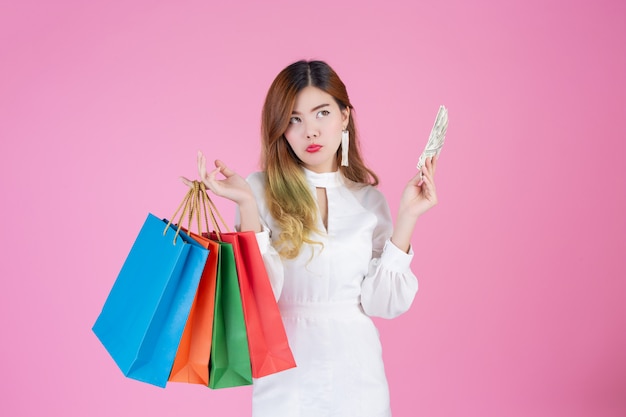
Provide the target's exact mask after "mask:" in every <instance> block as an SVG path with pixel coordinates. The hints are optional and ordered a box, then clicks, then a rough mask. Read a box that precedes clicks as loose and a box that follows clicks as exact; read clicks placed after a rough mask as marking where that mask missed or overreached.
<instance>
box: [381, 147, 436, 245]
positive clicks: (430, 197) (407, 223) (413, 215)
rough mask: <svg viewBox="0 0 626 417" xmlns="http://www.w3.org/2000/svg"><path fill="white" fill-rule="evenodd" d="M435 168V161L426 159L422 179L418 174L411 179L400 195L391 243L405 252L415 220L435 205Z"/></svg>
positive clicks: (434, 159) (433, 158)
mask: <svg viewBox="0 0 626 417" xmlns="http://www.w3.org/2000/svg"><path fill="white" fill-rule="evenodd" d="M436 167H437V159H436V158H435V157H432V158H428V159H427V160H426V163H425V164H424V166H423V167H422V171H421V174H422V178H421V179H420V175H419V174H418V175H416V176H415V177H413V178H411V180H410V181H409V183H408V184H407V186H406V187H405V189H404V191H403V193H402V198H401V199H400V207H399V208H398V217H397V218H396V225H395V227H394V229H393V235H392V236H391V241H392V242H393V244H394V245H396V246H397V247H398V248H399V249H400V250H403V251H405V252H408V251H409V247H410V244H411V243H410V241H411V236H412V235H413V230H414V229H415V224H416V223H417V219H418V218H419V217H420V216H421V215H422V214H424V213H425V212H426V211H428V210H429V209H431V208H432V207H434V206H435V204H437V193H436V190H435V182H434V176H435V169H436Z"/></svg>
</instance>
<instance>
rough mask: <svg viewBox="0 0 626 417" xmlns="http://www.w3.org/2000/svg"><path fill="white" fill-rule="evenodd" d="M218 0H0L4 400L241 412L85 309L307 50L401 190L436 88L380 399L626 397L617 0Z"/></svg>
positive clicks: (130, 411) (241, 142)
mask: <svg viewBox="0 0 626 417" xmlns="http://www.w3.org/2000/svg"><path fill="white" fill-rule="evenodd" d="M212 3H213V4H211V3H210V2H202V1H178V2H174V1H165V0H163V1H159V2H153V1H119V0H115V1H100V2H83V1H55V2H46V1H42V0H40V1H34V0H26V1H24V0H21V1H19V2H18V1H16V2H11V4H9V2H2V5H0V119H1V120H0V155H1V158H2V164H1V165H0V170H1V174H2V175H0V187H1V189H0V191H1V192H2V199H3V203H4V204H3V205H2V217H3V218H4V219H5V224H4V228H3V229H2V230H3V238H2V239H1V242H2V243H1V245H2V252H1V253H2V262H1V264H0V277H1V280H0V329H2V331H3V342H2V344H1V347H0V358H2V359H1V360H2V382H1V384H2V391H1V392H2V401H0V415H3V416H29V417H30V416H56V415H59V416H95V417H97V416H107V417H108V416H118V417H124V416H136V415H146V416H153V417H157V416H181V415H189V416H195V415H198V416H200V415H207V416H208V415H220V416H245V415H249V410H250V401H249V397H250V390H249V389H248V388H244V389H233V390H225V391H209V390H207V389H204V388H202V387H199V386H187V385H181V384H172V385H171V386H170V387H168V388H167V389H165V390H161V389H158V388H154V387H151V386H148V385H144V384H141V383H138V382H135V381H132V380H128V379H125V378H124V377H123V376H122V375H121V373H120V372H119V370H118V369H117V368H116V366H115V365H114V363H113V362H112V361H111V359H110V358H109V357H108V355H107V353H106V352H105V351H104V349H103V348H102V346H101V345H100V344H99V342H98V341H97V339H96V338H95V337H94V336H93V334H92V333H91V331H90V328H91V325H92V324H93V322H94V320H95V318H96V316H97V314H98V313H99V311H100V308H101V306H102V303H103V302H104V299H105V298H106V295H107V294H108V291H109V289H110V287H111V285H112V283H113V281H114V279H115V277H116V275H117V272H118V271H119V268H120V266H121V264H122V262H123V260H124V258H125V256H126V254H127V252H128V250H129V248H130V245H131V244H132V241H133V239H134V236H135V234H136V233H137V230H138V228H139V226H140V224H141V222H142V221H143V219H144V218H145V215H146V213H147V212H148V211H152V212H154V213H156V214H158V215H162V216H169V215H170V214H171V212H172V211H173V209H174V208H175V206H176V205H177V203H178V201H179V200H180V198H181V197H182V194H183V193H184V191H185V190H184V187H183V186H182V185H181V184H180V183H179V182H178V179H177V177H178V176H179V175H188V176H193V175H195V168H194V163H195V152H196V150H197V149H202V150H204V151H205V152H206V153H207V154H208V155H209V157H218V156H219V157H221V158H223V159H224V160H225V161H227V162H228V163H229V164H230V165H231V166H232V167H233V168H235V169H237V170H238V171H239V172H240V173H242V174H247V173H249V172H250V171H252V170H255V169H257V155H258V148H259V147H258V129H259V114H260V107H261V104H262V100H263V98H264V94H265V92H266V91H267V88H268V87H269V83H270V82H271V80H272V79H273V77H274V76H275V74H276V73H277V72H278V71H279V70H280V69H281V68H282V67H284V66H285V65H287V64H289V63H291V62H292V61H294V60H297V59H300V58H321V59H324V60H327V61H328V62H329V63H330V64H331V65H333V66H334V67H335V69H336V70H337V71H338V72H339V74H340V75H341V76H342V77H343V79H344V81H345V82H346V84H347V85H348V87H349V91H350V92H351V96H352V100H353V102H354V103H355V105H356V109H357V112H356V115H357V121H358V123H359V126H360V128H361V132H362V139H363V147H364V151H365V154H366V156H367V158H368V160H369V162H370V164H371V165H372V166H373V167H374V168H375V169H376V171H377V172H378V173H379V175H380V176H381V178H382V185H381V189H382V190H383V192H384V193H385V194H386V195H387V196H388V198H389V200H390V204H391V205H392V207H394V208H395V207H396V202H397V200H398V197H399V194H400V190H401V188H402V186H403V183H404V181H405V180H406V179H408V178H409V176H411V175H412V174H413V173H414V167H415V163H416V162H417V158H418V155H419V152H420V150H421V148H422V146H423V144H424V142H425V140H426V138H427V135H428V131H429V129H430V127H431V125H432V120H433V118H434V116H435V112H436V109H437V107H438V106H439V104H446V105H447V106H448V107H449V109H450V120H451V121H450V128H449V130H448V143H447V145H446V149H445V150H444V152H443V154H442V159H441V160H440V169H439V171H438V175H437V176H438V178H437V185H438V190H439V195H440V204H439V206H437V207H436V209H435V210H433V211H431V212H430V213H428V214H427V215H426V216H425V217H424V218H423V219H422V220H421V221H420V223H419V225H418V230H417V231H416V232H415V236H414V239H413V242H414V247H415V250H416V253H417V256H416V259H415V261H414V269H415V271H416V273H417V274H418V276H419V277H420V293H419V294H418V297H417V299H416V303H415V305H414V307H413V308H412V309H411V311H410V312H409V313H407V314H406V315H404V316H402V317H401V318H399V319H397V320H394V321H378V324H379V325H380V331H381V335H382V338H383V344H384V349H385V355H386V365H387V370H388V375H389V379H390V384H391V389H392V402H393V408H394V411H395V415H396V416H429V417H456V416H459V417H460V416H477V417H479V416H480V417H484V416H498V417H500V416H509V417H517V416H539V417H543V416H546V417H547V416H550V417H555V416H559V417H560V416H567V417H578V416H581V417H582V416H594V417H613V416H615V417H617V416H624V415H626V261H625V257H624V253H625V250H626V222H625V216H624V212H626V165H625V161H624V159H625V156H626V125H625V120H626V76H625V75H624V74H626V25H625V24H624V16H626V3H624V2H623V1H611V0H601V1H596V2H580V1H575V2H571V1H557V0H548V1H545V0H542V1H538V0H531V1H495V0H491V1H487V0H480V1H474V2H467V1H461V0H449V1H441V2H436V1H429V2H425V1H422V2H419V1H415V2H413V1H404V2H381V3H380V4H378V3H377V4H374V3H373V2H367V1H350V0H346V1H332V2H331V1H326V0H320V1H315V2H294V1H265V2H255V1H247V2H217V1H215V2H212ZM261 4H263V6H260V5H261ZM219 204H220V207H221V208H222V211H223V212H224V213H225V214H227V216H228V218H229V219H230V220H232V213H233V210H234V208H233V207H232V205H230V204H228V203H227V202H224V201H220V202H219Z"/></svg>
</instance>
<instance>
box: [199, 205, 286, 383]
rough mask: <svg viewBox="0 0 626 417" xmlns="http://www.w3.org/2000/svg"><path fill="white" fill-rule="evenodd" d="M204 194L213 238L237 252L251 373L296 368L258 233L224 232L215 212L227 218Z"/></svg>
mask: <svg viewBox="0 0 626 417" xmlns="http://www.w3.org/2000/svg"><path fill="white" fill-rule="evenodd" d="M202 197H203V198H205V200H204V203H205V204H206V205H207V211H208V212H209V214H210V216H211V220H212V222H213V226H214V230H215V231H214V232H212V233H211V234H210V236H211V238H212V239H214V240H218V241H221V242H226V243H230V244H232V246H233V251H234V253H235V265H236V267H237V276H238V279H239V289H240V292H241V301H242V304H243V313H244V319H245V322H246V330H247V332H248V347H249V350H250V362H251V365H252V376H253V377H254V378H260V377H263V376H266V375H270V374H274V373H276V372H280V371H284V370H286V369H290V368H294V367H295V366H296V362H295V360H294V358H293V354H292V352H291V348H290V347H289V341H288V340H287V333H286V332H285V326H284V324H283V320H282V317H281V316H280V310H279V309H278V304H276V299H275V298H274V292H273V290H272V286H271V284H270V280H269V277H268V275H267V270H266V269H265V264H264V262H263V256H262V255H261V251H260V250H259V245H258V243H257V240H256V236H255V234H254V233H253V232H228V231H227V232H226V233H222V232H221V230H220V228H219V226H218V224H217V219H216V217H215V216H216V215H217V216H218V217H219V219H220V220H221V223H222V224H224V225H225V224H226V223H225V222H224V219H223V218H222V217H221V216H220V214H219V212H218V211H217V208H216V207H215V204H213V202H212V201H211V199H210V198H209V196H208V195H207V194H206V193H203V195H202ZM226 230H228V227H227V226H226Z"/></svg>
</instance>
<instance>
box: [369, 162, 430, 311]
mask: <svg viewBox="0 0 626 417" xmlns="http://www.w3.org/2000/svg"><path fill="white" fill-rule="evenodd" d="M435 164H436V163H435V161H434V160H427V161H426V165H425V166H424V167H423V168H422V173H423V179H422V180H420V178H419V175H417V176H415V177H414V178H412V179H411V180H410V181H409V183H408V184H407V186H406V188H405V190H404V192H403V195H402V200H401V202H400V208H399V211H398V217H397V220H396V224H395V227H393V232H392V231H391V230H390V229H391V227H392V226H391V216H390V214H389V209H388V207H387V204H386V203H385V204H384V205H382V206H379V207H375V208H374V212H375V213H376V215H377V217H378V218H379V224H380V226H379V227H377V229H376V230H375V231H374V242H373V244H374V255H373V259H372V261H371V262H370V266H369V271H368V274H367V276H366V277H365V278H364V280H363V283H362V285H361V304H362V306H363V310H364V311H365V312H366V313H367V314H368V315H370V316H378V317H383V318H393V317H397V316H399V315H400V314H402V313H404V312H406V311H407V310H408V309H409V307H410V306H411V304H412V303H413V299H414V298H415V294H416V293H417V289H418V284H417V278H416V277H415V275H414V274H413V272H412V271H411V261H412V259H413V250H412V249H411V246H410V238H411V235H412V234H413V230H414V228H415V224H416V222H417V219H418V218H419V217H420V216H421V215H422V214H423V213H425V212H426V211H427V210H428V209H430V208H431V207H433V206H434V205H435V204H436V201H437V197H436V194H435V188H434V182H433V175H434V170H435ZM389 235H391V239H389V240H386V241H385V239H386V237H388V236H389ZM382 241H384V243H382ZM376 248H378V249H376Z"/></svg>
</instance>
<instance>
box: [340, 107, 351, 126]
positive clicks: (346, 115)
mask: <svg viewBox="0 0 626 417" xmlns="http://www.w3.org/2000/svg"><path fill="white" fill-rule="evenodd" d="M341 121H342V122H343V125H344V126H348V122H350V107H346V108H345V109H343V110H342V111H341Z"/></svg>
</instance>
